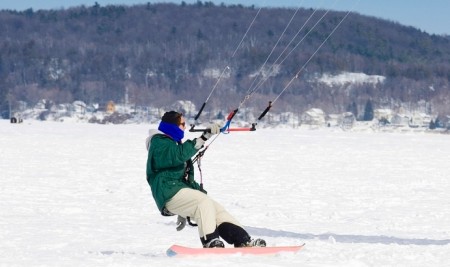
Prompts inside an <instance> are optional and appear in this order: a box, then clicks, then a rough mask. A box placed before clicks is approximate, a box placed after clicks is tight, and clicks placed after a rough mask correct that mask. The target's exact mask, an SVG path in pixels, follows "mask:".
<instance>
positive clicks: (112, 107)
mask: <svg viewBox="0 0 450 267" xmlns="http://www.w3.org/2000/svg"><path fill="white" fill-rule="evenodd" d="M115 111H116V105H115V104H114V102H113V101H109V102H108V104H106V112H107V113H114V112H115Z"/></svg>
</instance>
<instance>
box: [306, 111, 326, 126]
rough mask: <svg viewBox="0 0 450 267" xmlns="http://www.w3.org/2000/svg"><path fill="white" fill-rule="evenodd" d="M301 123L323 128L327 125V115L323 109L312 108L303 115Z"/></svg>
mask: <svg viewBox="0 0 450 267" xmlns="http://www.w3.org/2000/svg"><path fill="white" fill-rule="evenodd" d="M301 122H302V124H306V125H316V126H323V125H325V113H324V112H323V110H321V109H318V108H312V109H310V110H308V111H306V112H305V113H303V114H302V116H301Z"/></svg>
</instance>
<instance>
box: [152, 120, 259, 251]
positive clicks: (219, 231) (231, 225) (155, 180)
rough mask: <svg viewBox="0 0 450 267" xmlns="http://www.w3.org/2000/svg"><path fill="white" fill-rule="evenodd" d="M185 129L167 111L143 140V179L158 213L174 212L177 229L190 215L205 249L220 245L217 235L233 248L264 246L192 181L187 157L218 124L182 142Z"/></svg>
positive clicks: (165, 214)
mask: <svg viewBox="0 0 450 267" xmlns="http://www.w3.org/2000/svg"><path fill="white" fill-rule="evenodd" d="M185 129H186V122H185V119H184V117H183V115H182V114H181V113H178V112H175V111H169V112H166V113H165V114H164V116H163V117H162V118H161V122H160V124H159V127H158V130H153V131H150V133H149V137H147V140H146V145H147V150H148V158H147V182H148V183H149V185H150V187H151V191H152V195H153V198H154V199H155V202H156V205H157V206H158V209H159V210H160V211H161V214H162V215H164V216H171V215H178V222H177V224H178V227H177V230H178V231H180V230H181V229H183V228H184V225H185V224H186V218H187V217H189V218H192V219H193V220H194V221H195V222H196V223H197V225H198V232H199V236H200V240H201V242H202V244H203V247H205V248H215V247H218V248H223V247H224V243H223V242H222V241H221V240H220V238H219V237H221V238H222V239H224V240H225V241H226V242H227V243H229V244H232V245H234V246H235V247H244V246H261V247H265V246H266V242H265V241H264V240H262V239H254V240H253V239H251V237H250V235H249V234H248V233H247V231H245V230H244V228H243V227H242V225H241V224H240V223H239V222H238V221H237V220H236V219H235V218H234V217H232V216H231V215H230V214H229V213H228V212H227V211H226V210H225V209H224V208H223V207H222V205H220V204H219V203H217V202H216V201H214V200H213V199H211V198H210V197H209V196H208V195H207V194H206V191H204V190H203V189H202V188H200V186H199V184H198V183H197V182H196V181H195V180H194V167H193V164H192V161H191V158H192V157H193V156H194V155H195V154H196V153H197V152H198V151H199V150H200V149H201V148H202V147H203V145H204V143H205V142H206V140H208V139H209V138H211V136H213V135H216V134H219V133H220V126H219V125H217V124H213V125H211V126H210V127H209V128H208V130H207V131H205V132H204V133H203V134H202V135H201V136H200V137H199V138H195V139H193V140H187V141H185V142H182V139H183V138H184V130H185Z"/></svg>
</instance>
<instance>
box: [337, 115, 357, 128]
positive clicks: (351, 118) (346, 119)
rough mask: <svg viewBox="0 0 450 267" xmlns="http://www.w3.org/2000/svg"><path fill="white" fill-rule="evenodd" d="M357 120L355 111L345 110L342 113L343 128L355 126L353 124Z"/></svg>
mask: <svg viewBox="0 0 450 267" xmlns="http://www.w3.org/2000/svg"><path fill="white" fill-rule="evenodd" d="M355 121H356V118H355V115H353V113H351V112H345V113H343V114H342V117H341V123H340V125H341V127H342V128H343V129H350V128H352V127H353V124H354V123H355Z"/></svg>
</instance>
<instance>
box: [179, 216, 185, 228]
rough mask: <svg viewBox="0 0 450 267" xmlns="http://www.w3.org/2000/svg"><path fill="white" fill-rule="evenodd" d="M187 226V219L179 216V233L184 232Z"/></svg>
mask: <svg viewBox="0 0 450 267" xmlns="http://www.w3.org/2000/svg"><path fill="white" fill-rule="evenodd" d="M185 226H186V218H184V217H181V216H180V215H178V218H177V231H181V230H183V229H184V227H185Z"/></svg>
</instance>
